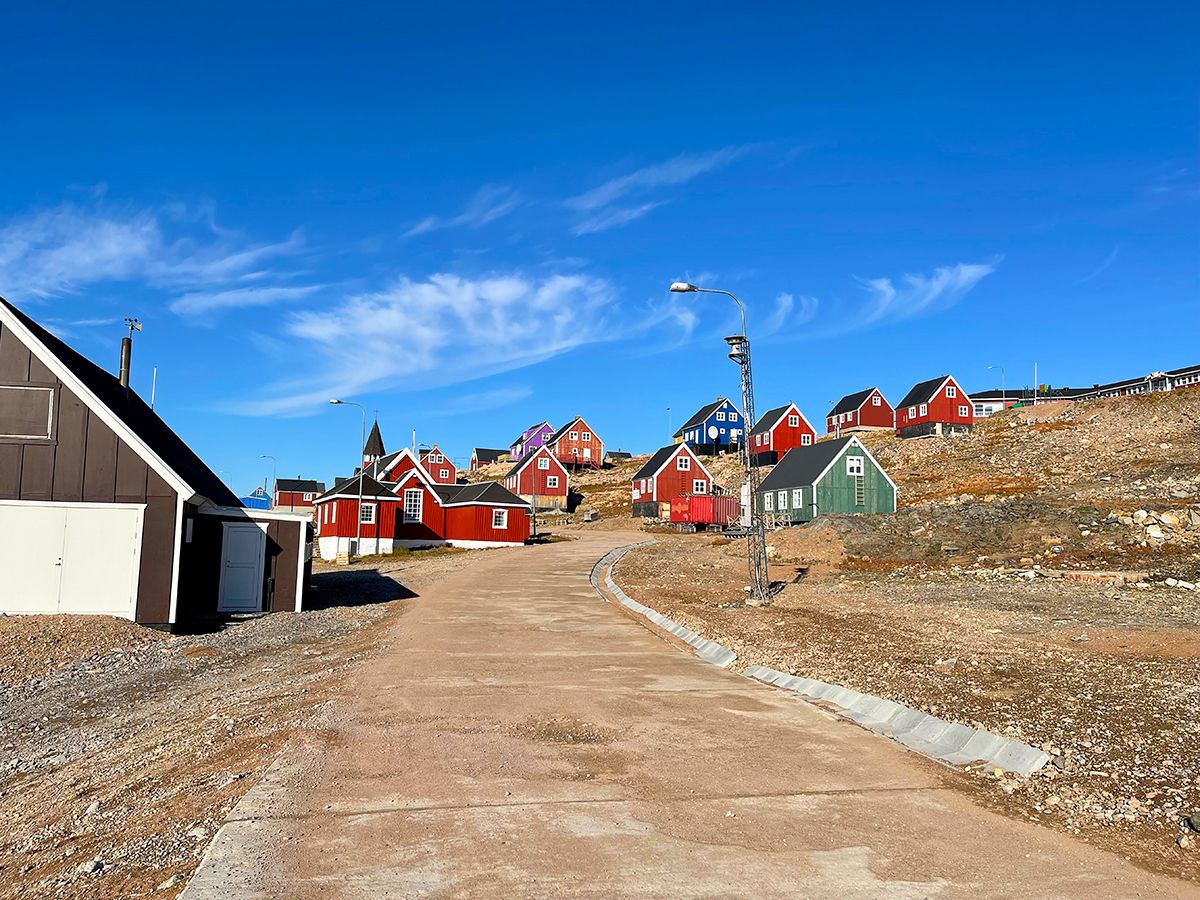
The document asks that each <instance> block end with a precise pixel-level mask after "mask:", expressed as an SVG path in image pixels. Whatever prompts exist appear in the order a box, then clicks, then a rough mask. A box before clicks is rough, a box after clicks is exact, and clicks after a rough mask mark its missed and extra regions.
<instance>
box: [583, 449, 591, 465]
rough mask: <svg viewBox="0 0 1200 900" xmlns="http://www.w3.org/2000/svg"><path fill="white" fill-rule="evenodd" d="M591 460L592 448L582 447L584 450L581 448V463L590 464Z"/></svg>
mask: <svg viewBox="0 0 1200 900" xmlns="http://www.w3.org/2000/svg"><path fill="white" fill-rule="evenodd" d="M591 459H592V448H591V447H584V448H583V461H584V462H590V461H591Z"/></svg>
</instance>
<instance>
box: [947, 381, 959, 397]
mask: <svg viewBox="0 0 1200 900" xmlns="http://www.w3.org/2000/svg"><path fill="white" fill-rule="evenodd" d="M946 396H947V397H957V396H958V388H956V387H955V386H954V385H952V384H948V385H946Z"/></svg>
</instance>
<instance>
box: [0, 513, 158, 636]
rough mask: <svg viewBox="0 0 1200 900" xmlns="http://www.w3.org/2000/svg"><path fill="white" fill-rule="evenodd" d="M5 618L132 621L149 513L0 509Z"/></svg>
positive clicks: (0, 594) (0, 591)
mask: <svg viewBox="0 0 1200 900" xmlns="http://www.w3.org/2000/svg"><path fill="white" fill-rule="evenodd" d="M0 535H3V540H0V612H4V613H16V614H29V613H85V614H88V615H99V616H105V615H106V616H121V617H122V618H126V619H132V618H133V617H134V613H135V609H136V606H137V587H138V569H139V560H140V551H141V540H142V507H141V506H139V505H136V504H75V503H40V502H31V501H29V502H21V501H12V502H7V503H0Z"/></svg>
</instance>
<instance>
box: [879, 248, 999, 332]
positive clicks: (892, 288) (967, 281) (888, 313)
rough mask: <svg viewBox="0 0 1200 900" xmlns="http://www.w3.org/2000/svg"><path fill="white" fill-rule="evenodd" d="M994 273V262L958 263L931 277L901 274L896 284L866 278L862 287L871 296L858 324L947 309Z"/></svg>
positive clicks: (888, 279)
mask: <svg viewBox="0 0 1200 900" xmlns="http://www.w3.org/2000/svg"><path fill="white" fill-rule="evenodd" d="M995 270H996V266H995V264H994V263H959V264H958V265H955V266H942V267H940V268H938V269H935V270H934V272H933V274H932V275H920V274H908V275H902V276H901V277H900V279H899V284H897V283H896V282H893V281H892V279H890V278H872V279H869V280H867V281H864V282H863V285H864V286H865V287H866V289H867V291H868V293H869V295H870V297H869V301H868V304H867V308H866V310H865V311H864V312H863V314H862V316H861V317H860V320H859V322H858V324H859V326H860V327H866V326H868V325H873V324H875V323H878V322H883V321H891V322H895V321H901V320H904V319H912V318H915V317H917V316H921V315H925V314H926V313H932V312H938V311H940V310H944V309H948V308H950V307H951V306H954V305H955V304H956V303H958V301H959V300H961V299H962V298H963V297H965V296H966V295H967V293H968V292H969V291H970V290H971V289H972V288H974V287H975V286H976V285H977V284H979V282H980V281H982V280H983V279H984V278H986V277H987V276H988V275H990V274H992V272H994V271H995Z"/></svg>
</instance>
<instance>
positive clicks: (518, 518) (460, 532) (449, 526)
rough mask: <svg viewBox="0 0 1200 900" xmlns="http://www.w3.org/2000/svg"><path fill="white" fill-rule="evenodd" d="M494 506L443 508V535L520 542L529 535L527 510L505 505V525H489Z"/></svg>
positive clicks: (464, 538)
mask: <svg viewBox="0 0 1200 900" xmlns="http://www.w3.org/2000/svg"><path fill="white" fill-rule="evenodd" d="M499 508H501V507H494V506H448V507H446V537H447V538H448V539H450V540H460V541H503V542H506V543H521V542H522V541H525V540H528V538H529V513H528V511H527V510H525V509H514V508H511V507H509V508H508V527H507V528H493V527H492V512H493V510H495V509H499Z"/></svg>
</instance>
